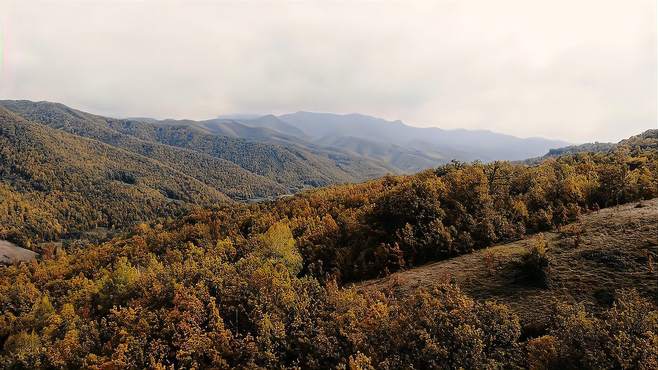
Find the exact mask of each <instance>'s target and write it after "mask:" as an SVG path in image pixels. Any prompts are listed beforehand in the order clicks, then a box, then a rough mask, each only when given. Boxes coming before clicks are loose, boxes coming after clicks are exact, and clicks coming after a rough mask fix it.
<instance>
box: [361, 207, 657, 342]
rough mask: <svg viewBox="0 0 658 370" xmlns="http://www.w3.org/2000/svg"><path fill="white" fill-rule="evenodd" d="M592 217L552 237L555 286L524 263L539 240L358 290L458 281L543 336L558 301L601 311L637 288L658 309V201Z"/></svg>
mask: <svg viewBox="0 0 658 370" xmlns="http://www.w3.org/2000/svg"><path fill="white" fill-rule="evenodd" d="M638 204H639V203H632V204H627V205H623V206H619V207H613V208H608V209H604V210H601V211H599V212H595V213H590V214H588V215H585V216H583V217H582V218H581V220H580V221H578V222H576V223H573V224H570V225H567V226H565V227H562V228H561V230H560V231H559V232H550V233H545V234H544V237H545V239H546V243H547V248H546V255H547V257H548V259H549V260H550V278H551V284H550V287H549V288H542V287H539V286H533V285H532V284H527V282H526V281H524V279H522V271H520V266H521V262H522V261H523V258H524V256H525V255H527V254H528V253H529V251H530V250H531V248H532V246H533V243H534V242H535V237H533V236H530V237H528V238H526V239H523V240H519V241H516V242H513V243H509V244H504V245H497V246H494V247H491V248H487V249H484V250H481V251H477V252H474V253H472V254H468V255H464V256H459V257H455V258H452V259H450V260H445V261H440V262H436V263H432V264H429V265H425V266H422V267H418V268H415V269H411V270H408V271H403V272H398V273H395V274H393V275H390V276H388V277H386V278H382V279H377V280H370V281H366V282H363V283H360V284H358V285H357V288H358V289H361V290H382V291H388V292H390V293H392V294H394V295H397V296H402V295H405V294H409V293H410V292H412V291H414V290H416V289H418V288H421V287H424V288H427V287H430V286H432V285H433V284H437V283H440V282H449V281H452V282H455V283H457V284H458V285H459V286H460V287H461V288H462V290H463V291H464V292H466V293H467V294H469V295H471V296H472V297H474V298H476V299H482V300H486V299H493V300H496V301H498V302H501V303H505V304H507V305H509V306H510V307H511V308H512V309H513V310H514V311H515V312H516V313H517V314H518V315H519V318H520V319H521V322H522V324H523V325H524V327H525V328H526V330H527V331H533V330H535V329H532V328H540V329H536V330H538V331H541V328H542V327H544V326H545V324H546V323H547V320H548V319H549V317H550V314H551V312H552V308H553V306H554V304H555V303H556V302H582V303H584V304H585V305H586V306H588V308H589V309H591V310H593V311H594V312H597V311H599V310H602V309H605V308H607V307H608V306H609V304H610V302H611V301H612V299H613V298H614V294H615V291H617V290H619V289H622V288H635V289H637V290H638V292H639V293H640V294H641V295H643V296H645V297H647V298H649V299H650V300H652V301H653V302H655V303H656V304H658V273H657V271H658V268H657V267H658V266H656V261H657V260H658V198H657V199H653V200H648V201H643V202H641V204H642V206H641V207H637V205H638Z"/></svg>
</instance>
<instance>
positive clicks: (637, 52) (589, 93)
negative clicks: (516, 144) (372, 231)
mask: <svg viewBox="0 0 658 370" xmlns="http://www.w3.org/2000/svg"><path fill="white" fill-rule="evenodd" d="M656 16H657V9H656V1H655V0H632V1H629V0H551V1H545V0H497V1H491V0H435V1H413V0H407V1H329V0H324V1H294V2H293V1H255V0H254V1H203V2H201V1H194V0H192V1H190V0H187V1H161V0H160V1H155V0H144V1H134V0H133V1H128V0H114V1H110V0H77V1H72V0H57V1H35V0H0V98H1V99H29V100H48V101H56V102H61V103H64V104H67V105H70V106H72V107H75V108H78V109H81V110H85V111H89V112H92V113H97V114H103V115H108V116H114V117H128V116H141V117H155V118H191V119H205V118H212V117H215V116H218V115H222V114H232V113H263V114H265V113H274V114H281V113H288V112H295V111H299V110H304V111H320V112H335V113H353V112H358V113H363V114H369V115H374V116H378V117H382V118H386V119H390V120H396V119H401V120H403V121H405V122H406V123H408V124H411V125H414V126H436V127H441V128H446V129H450V128H466V129H487V130H492V131H496V132H502V133H508V134H512V135H516V136H521V137H529V136H543V137H548V138H556V139H563V140H567V141H570V142H574V143H578V142H590V141H618V140H620V139H622V138H625V137H628V136H631V135H634V134H637V133H640V132H641V131H644V130H646V129H649V128H658V123H657V120H658V118H657V116H658V113H657V110H658V108H657V107H658V94H657V85H658V82H657V80H658V75H657V68H658V67H657V56H656V54H657V49H658V47H657V37H656V33H657V22H656Z"/></svg>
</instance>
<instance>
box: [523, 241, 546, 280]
mask: <svg viewBox="0 0 658 370" xmlns="http://www.w3.org/2000/svg"><path fill="white" fill-rule="evenodd" d="M546 246H547V243H546V238H545V237H544V235H543V234H539V235H538V236H536V237H535V239H534V241H533V245H532V248H531V249H530V252H529V253H528V254H526V255H525V256H523V260H522V262H521V270H522V272H523V275H524V278H525V279H526V280H527V281H528V282H529V283H532V284H536V285H538V286H540V287H542V288H548V286H549V283H550V274H549V267H550V262H549V259H548V257H547V256H546Z"/></svg>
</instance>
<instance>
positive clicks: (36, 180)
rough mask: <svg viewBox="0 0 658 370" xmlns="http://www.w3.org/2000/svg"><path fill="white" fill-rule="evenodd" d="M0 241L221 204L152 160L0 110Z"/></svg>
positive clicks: (25, 240) (219, 197) (219, 196)
mask: <svg viewBox="0 0 658 370" xmlns="http://www.w3.org/2000/svg"><path fill="white" fill-rule="evenodd" d="M0 178H1V179H2V181H1V182H0V200H1V201H0V239H12V240H14V241H17V242H19V243H20V244H22V245H24V246H29V242H30V241H31V240H37V241H39V240H52V239H56V238H59V237H61V236H62V235H66V234H68V233H71V232H78V231H81V230H88V229H91V228H93V227H96V226H107V227H112V226H124V225H130V224H132V223H134V222H135V221H138V220H144V219H149V218H153V217H156V216H159V215H172V214H175V213H176V211H180V210H181V208H182V207H183V206H184V205H186V204H203V205H210V204H213V203H216V202H223V201H228V200H229V198H228V197H227V196H226V195H224V194H223V193H222V192H220V191H218V190H217V189H215V188H213V187H210V186H207V185H206V184H204V183H203V182H201V181H199V180H197V179H195V178H193V177H191V176H189V175H187V174H185V173H183V172H181V171H179V170H177V169H175V168H172V167H171V166H168V165H165V164H163V163H162V162H159V161H157V160H154V159H151V158H148V157H145V156H142V155H140V154H137V153H133V152H130V151H127V150H123V149H120V148H117V147H114V146H110V145H107V144H104V143H101V142H99V141H96V140H91V139H87V138H83V137H80V136H76V135H72V134H70V133H67V132H65V131H61V130H56V129H52V128H50V127H47V126H44V125H40V124H37V123H34V122H31V121H27V120H25V119H23V118H21V117H19V116H17V115H16V114H14V113H11V112H9V111H7V110H5V109H3V108H0Z"/></svg>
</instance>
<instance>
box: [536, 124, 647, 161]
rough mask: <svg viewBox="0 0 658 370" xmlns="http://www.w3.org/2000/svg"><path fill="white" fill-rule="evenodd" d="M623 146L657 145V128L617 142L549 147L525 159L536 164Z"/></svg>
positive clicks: (608, 150) (636, 147) (607, 150)
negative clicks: (538, 155) (544, 151)
mask: <svg viewBox="0 0 658 370" xmlns="http://www.w3.org/2000/svg"><path fill="white" fill-rule="evenodd" d="M618 146H625V147H628V148H631V149H633V148H635V150H637V149H638V148H650V147H656V146H658V130H647V131H645V132H643V133H641V134H639V135H635V136H632V137H630V138H628V139H623V140H621V141H619V142H618V143H599V142H595V143H585V144H580V145H570V146H565V147H563V148H556V149H551V150H549V151H548V153H546V154H544V155H543V156H541V157H537V158H530V159H527V160H525V163H527V164H537V163H540V162H541V161H543V160H546V159H549V158H555V157H559V156H562V155H574V154H579V153H607V152H610V151H612V150H613V149H615V148H617V147H618Z"/></svg>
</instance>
